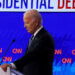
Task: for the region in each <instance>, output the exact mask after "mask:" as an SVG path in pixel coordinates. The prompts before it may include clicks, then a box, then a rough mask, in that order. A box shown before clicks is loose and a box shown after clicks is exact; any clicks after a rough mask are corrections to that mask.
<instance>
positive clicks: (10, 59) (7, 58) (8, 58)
mask: <svg viewBox="0 0 75 75" xmlns="http://www.w3.org/2000/svg"><path fill="white" fill-rule="evenodd" d="M3 61H12V57H4V58H3Z"/></svg>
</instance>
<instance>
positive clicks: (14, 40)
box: [0, 39, 15, 65]
mask: <svg viewBox="0 0 75 75" xmlns="http://www.w3.org/2000/svg"><path fill="white" fill-rule="evenodd" d="M14 42H15V39H13V40H12V42H11V43H10V45H9V46H8V48H7V50H6V52H5V54H4V56H3V57H2V60H1V62H0V65H1V63H2V62H3V58H4V57H5V55H6V54H7V52H8V50H9V48H10V46H11V45H12V44H13V43H14Z"/></svg>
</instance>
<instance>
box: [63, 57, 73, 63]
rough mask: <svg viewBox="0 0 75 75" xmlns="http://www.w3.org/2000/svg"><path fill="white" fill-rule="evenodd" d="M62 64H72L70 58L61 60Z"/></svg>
mask: <svg viewBox="0 0 75 75" xmlns="http://www.w3.org/2000/svg"><path fill="white" fill-rule="evenodd" d="M62 63H72V58H62Z"/></svg>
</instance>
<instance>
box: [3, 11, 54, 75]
mask: <svg viewBox="0 0 75 75" xmlns="http://www.w3.org/2000/svg"><path fill="white" fill-rule="evenodd" d="M23 19H24V27H25V28H26V29H27V31H28V32H29V33H31V34H32V36H31V38H30V40H29V43H28V47H27V49H26V52H25V55H24V56H23V57H22V58H20V59H19V60H17V61H15V62H14V63H13V64H11V65H10V67H13V68H15V69H17V70H18V71H20V72H22V73H23V74H24V75H52V70H53V57H54V41H53V38H52V36H51V35H50V34H49V33H48V32H47V31H46V30H45V29H44V27H43V26H42V25H41V23H42V18H41V15H40V13H39V12H38V11H37V10H29V11H27V12H26V13H25V14H24V17H23ZM5 65H6V66H9V65H8V64H5ZM4 69H5V68H4Z"/></svg>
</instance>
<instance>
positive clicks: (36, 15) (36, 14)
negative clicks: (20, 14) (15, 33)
mask: <svg viewBox="0 0 75 75" xmlns="http://www.w3.org/2000/svg"><path fill="white" fill-rule="evenodd" d="M27 14H28V15H29V16H31V17H32V19H38V21H39V24H42V17H41V14H40V13H39V12H38V11H37V10H35V9H32V10H28V11H27V12H25V13H24V16H26V15H27Z"/></svg>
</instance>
